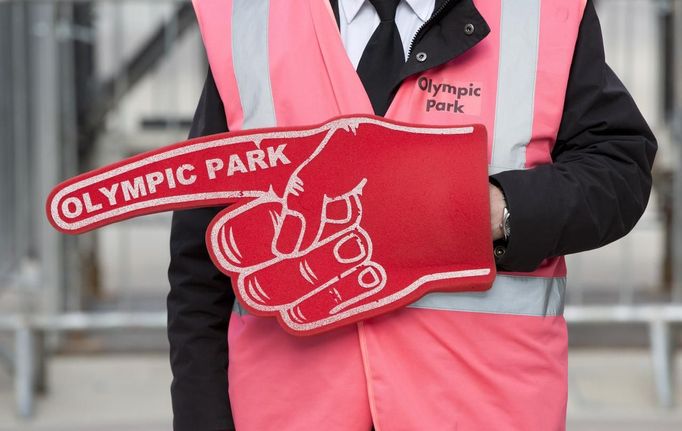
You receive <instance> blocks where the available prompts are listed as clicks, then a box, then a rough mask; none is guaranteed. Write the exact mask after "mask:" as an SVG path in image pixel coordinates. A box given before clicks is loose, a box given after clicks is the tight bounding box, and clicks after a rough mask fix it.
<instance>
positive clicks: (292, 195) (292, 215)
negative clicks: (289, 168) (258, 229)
mask: <svg viewBox="0 0 682 431" xmlns="http://www.w3.org/2000/svg"><path fill="white" fill-rule="evenodd" d="M323 202H324V193H322V192H321V191H320V190H316V189H314V188H310V189H305V188H304V184H303V181H302V180H301V179H300V178H299V177H298V176H294V177H292V178H291V180H290V181H289V185H288V186H287V192H286V194H285V205H284V207H283V209H282V213H281V215H280V223H279V229H278V230H277V232H276V234H275V250H274V251H276V252H278V253H281V254H292V253H295V252H300V251H302V250H305V249H307V248H308V247H310V246H311V245H312V244H313V243H314V242H315V240H316V239H317V238H318V237H319V234H320V233H321V232H320V230H321V227H322V221H321V215H322V205H323Z"/></svg>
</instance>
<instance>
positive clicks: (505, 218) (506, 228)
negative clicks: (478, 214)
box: [502, 207, 511, 241]
mask: <svg viewBox="0 0 682 431" xmlns="http://www.w3.org/2000/svg"><path fill="white" fill-rule="evenodd" d="M510 218H511V215H510V214H509V210H508V209H507V207H504V210H503V211H502V233H503V234H504V240H505V241H509V236H510V235H511V221H510Z"/></svg>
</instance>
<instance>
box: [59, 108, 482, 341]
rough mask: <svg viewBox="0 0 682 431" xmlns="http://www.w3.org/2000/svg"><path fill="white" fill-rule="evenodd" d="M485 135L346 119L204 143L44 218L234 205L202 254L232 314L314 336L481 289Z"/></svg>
mask: <svg viewBox="0 0 682 431" xmlns="http://www.w3.org/2000/svg"><path fill="white" fill-rule="evenodd" d="M486 154H487V148H486V135H485V129H484V128H483V127H482V126H478V125H475V126H469V127H457V128H443V127H426V126H413V125H407V124H401V123H395V122H391V121H387V120H384V119H380V118H378V117H342V118H338V119H335V120H332V121H330V122H328V123H326V124H323V125H321V126H317V127H308V128H297V129H281V128H280V129H263V130H256V131H249V132H241V133H227V134H222V135H214V136H211V137H208V138H201V139H196V140H192V141H188V142H185V143H181V144H177V145H174V146H170V147H166V148H164V149H161V150H157V151H154V152H151V153H146V154H142V155H139V156H136V157H133V158H131V159H128V160H125V161H123V162H121V163H117V164H115V165H112V166H109V167H106V168H103V169H100V170H97V171H93V172H91V173H87V174H84V175H81V176H79V177H76V178H74V179H72V180H69V181H67V182H65V183H63V184H61V185H59V186H58V187H57V188H56V189H55V190H54V191H53V193H52V194H51V195H50V198H49V199H48V204H47V212H48V217H49V218H50V221H51V222H52V224H53V225H54V226H55V227H56V228H57V229H59V230H61V231H62V232H67V233H78V232H84V231H88V230H91V229H93V228H96V227H98V226H102V225H105V224H109V223H113V222H115V221H118V220H123V219H126V218H130V217H133V216H138V215H143V214H148V213H152V212H158V211H164V210H173V209H179V208H189V207H199V206H207V205H221V204H228V203H232V204H233V205H230V206H228V207H227V208H226V209H225V210H223V211H222V212H221V213H220V214H218V216H217V217H216V218H215V219H214V220H213V222H212V223H211V225H210V226H209V229H208V231H207V233H206V242H207V246H208V249H209V251H210V254H211V258H212V259H213V262H214V263H215V264H216V266H217V267H218V268H219V269H220V270H221V271H223V272H224V273H226V274H228V275H230V276H231V277H232V280H233V282H234V283H233V285H234V290H235V293H236V295H237V298H238V299H239V301H240V302H241V304H242V305H243V306H244V307H245V308H246V309H247V310H248V311H250V312H251V313H253V314H257V315H273V316H277V318H278V320H279V321H280V323H281V325H282V326H283V327H284V328H285V329H286V330H288V331H289V332H291V333H294V334H313V333H318V332H322V331H325V330H329V329H331V328H334V327H337V326H341V325H344V324H348V323H351V322H355V321H358V320H361V319H364V318H367V317H371V316H374V315H378V314H381V313H385V312H387V311H390V310H393V309H396V308H398V307H401V306H404V305H407V304H409V303H411V302H413V301H415V300H416V299H418V298H419V297H421V296H423V295H424V294H425V293H428V292H431V291H472V290H485V289H487V288H489V287H490V285H491V284H492V281H493V279H494V276H495V270H494V263H493V259H492V254H491V241H492V239H491V234H490V227H489V218H490V216H489V214H490V209H489V201H488V199H489V198H488V180H487V155H486Z"/></svg>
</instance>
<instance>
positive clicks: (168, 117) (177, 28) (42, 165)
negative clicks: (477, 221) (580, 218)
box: [0, 0, 682, 416]
mask: <svg viewBox="0 0 682 431" xmlns="http://www.w3.org/2000/svg"><path fill="white" fill-rule="evenodd" d="M681 3H682V2H681V1H678V0H599V1H598V3H597V5H598V9H599V12H600V17H601V19H602V26H603V30H604V37H605V40H606V50H607V58H608V59H609V62H610V64H611V65H612V66H613V67H614V69H615V70H616V71H617V72H618V74H619V76H620V77H621V78H622V79H623V81H624V82H625V83H626V85H627V86H628V88H630V90H631V91H632V93H633V95H634V96H635V98H636V99H637V101H638V103H639V105H640V107H641V108H642V110H643V112H644V114H645V116H646V117H647V119H648V121H649V122H650V124H651V125H652V126H653V127H654V128H655V130H656V132H657V136H658V137H659V140H660V142H661V152H660V153H659V160H663V161H664V162H665V163H661V164H660V165H659V166H657V168H656V169H657V181H656V186H655V187H656V190H655V195H654V199H653V201H652V204H651V205H650V207H649V209H648V210H647V213H646V214H645V216H644V217H643V219H642V221H641V222H640V224H639V225H638V226H637V228H636V229H635V231H634V232H633V233H632V234H631V235H630V236H628V237H627V238H626V239H624V240H622V241H619V242H617V243H615V244H613V245H610V246H608V247H606V248H604V249H601V250H598V251H594V252H589V253H585V254H581V255H576V256H570V257H569V258H568V263H569V268H570V274H571V275H570V279H569V297H568V300H569V305H568V306H567V308H566V311H565V316H566V319H567V320H568V321H569V323H570V324H571V325H573V326H575V327H578V326H580V325H595V324H596V325H599V324H616V325H617V324H620V323H628V324H630V323H639V324H642V325H647V326H648V328H649V336H648V340H649V342H650V346H651V352H652V358H653V360H654V363H655V367H654V369H655V375H654V376H653V377H654V381H655V384H656V387H657V391H658V396H659V399H660V403H661V405H664V406H671V405H672V404H673V401H674V400H673V395H672V394H673V388H672V382H673V379H672V357H673V353H674V337H673V332H674V327H675V326H674V325H675V323H677V322H682V277H680V274H679V271H680V270H682V253H679V251H678V249H677V248H675V246H676V245H678V244H682V232H680V230H681V229H680V228H681V227H682V199H673V198H674V197H676V196H682V179H680V178H681V177H682V176H681V175H678V173H679V171H680V169H679V167H680V166H682V159H674V158H673V155H675V154H678V155H679V154H680V152H679V151H676V149H677V146H679V143H680V142H682V135H681V134H680V133H681V127H680V124H682V110H680V108H681V107H682V88H681V87H682V86H680V85H678V83H679V82H682V64H681V62H682V44H680V43H679V41H681V40H682V5H681ZM675 41H677V45H676V44H675V43H673V42H675ZM0 58H3V59H6V58H8V59H10V61H2V62H0V95H2V97H0V145H2V147H1V150H2V153H1V154H2V155H1V156H0V331H3V330H4V331H5V332H6V333H10V334H12V335H13V343H12V344H3V343H2V340H3V339H2V338H0V358H3V357H4V358H7V359H9V360H6V361H4V362H3V361H0V364H2V363H8V364H10V365H9V366H10V367H11V369H12V373H13V375H14V376H15V392H16V399H17V408H18V411H19V413H20V414H21V415H23V416H30V415H31V413H32V410H33V397H34V393H35V392H36V391H40V390H41V389H44V386H45V378H44V377H45V360H46V359H47V358H49V354H50V352H51V351H54V350H55V348H56V347H58V346H59V345H60V341H61V335H62V334H65V333H68V332H70V331H85V332H92V331H102V330H104V331H110V330H121V329H129V328H154V329H164V328H165V325H166V317H165V313H164V312H163V305H164V303H163V300H162V298H163V296H165V293H166V290H167V287H166V286H165V281H164V279H165V269H166V268H165V265H166V260H167V257H166V255H167V251H166V243H165V239H166V236H165V235H167V233H166V232H167V224H168V218H167V217H164V216H154V217H150V218H146V219H140V220H131V221H129V222H126V223H123V224H120V225H116V226H115V227H111V229H107V230H106V231H102V232H97V233H91V234H87V235H84V236H82V237H78V238H65V237H63V236H61V235H59V234H57V233H56V232H54V231H53V230H52V229H51V228H50V227H49V226H48V225H47V223H46V221H45V220H44V217H43V210H42V208H43V202H44V199H45V197H46V195H47V193H48V192H49V190H50V189H51V187H52V186H53V185H54V184H56V183H57V182H59V181H60V180H62V179H64V178H67V177H69V176H71V175H73V174H75V173H77V172H79V171H82V170H86V169H90V168H92V167H94V166H96V165H101V164H104V163H108V162H111V161H114V160H118V159H121V158H123V157H126V156H128V155H130V154H131V153H134V152H138V151H141V150H145V149H149V148H152V147H156V146H161V145H165V144H168V143H171V142H174V141H178V140H181V139H183V138H184V135H185V133H186V130H187V128H188V122H189V119H190V118H191V113H192V109H193V108H194V105H195V104H196V100H197V99H198V95H199V91H200V89H201V82H202V80H203V75H204V73H205V67H206V66H205V59H204V58H203V48H202V47H201V42H200V38H199V35H198V32H197V29H196V25H195V23H194V17H193V15H192V12H191V7H190V5H189V3H187V2H184V1H173V0H126V1H121V0H98V1H68V0H57V1H55V0H53V1H47V0H14V1H3V0H0ZM678 157H682V156H678ZM673 209H675V211H673ZM150 235H151V236H150ZM673 238H675V239H676V240H673ZM150 245H151V247H150ZM138 256H139V257H144V259H140V258H138ZM105 263H106V264H105ZM676 271H677V274H676V273H675V272H676ZM144 274H146V275H144ZM149 274H155V275H154V276H149ZM142 275H144V277H143V276H142ZM145 277H146V279H145ZM142 279H145V280H146V281H140V280H142ZM141 298H142V299H144V298H146V300H140V299H141Z"/></svg>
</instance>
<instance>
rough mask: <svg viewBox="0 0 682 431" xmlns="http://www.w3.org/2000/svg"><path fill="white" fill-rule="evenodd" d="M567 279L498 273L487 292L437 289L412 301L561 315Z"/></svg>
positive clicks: (477, 309)
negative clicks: (444, 291)
mask: <svg viewBox="0 0 682 431" xmlns="http://www.w3.org/2000/svg"><path fill="white" fill-rule="evenodd" d="M565 296H566V279H565V278H563V277H558V278H540V277H516V276H508V275H498V276H497V278H495V282H494V283H493V286H492V287H491V288H490V289H489V290H486V291H484V292H458V293H441V292H434V293H429V294H427V295H424V297H422V298H421V299H419V300H418V301H416V302H414V303H412V304H410V305H409V307H413V308H427V309H431V310H448V311H471V312H478V313H494V314H516V315H524V316H561V315H562V314H563V313H564V298H565Z"/></svg>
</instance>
